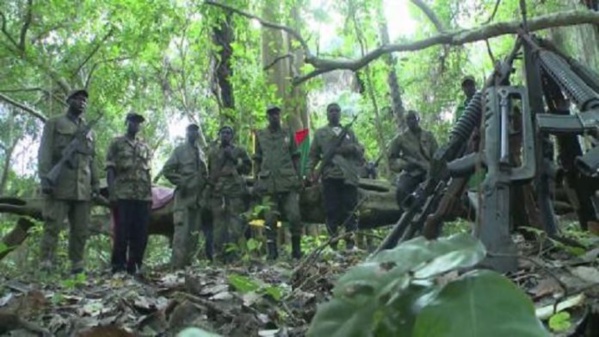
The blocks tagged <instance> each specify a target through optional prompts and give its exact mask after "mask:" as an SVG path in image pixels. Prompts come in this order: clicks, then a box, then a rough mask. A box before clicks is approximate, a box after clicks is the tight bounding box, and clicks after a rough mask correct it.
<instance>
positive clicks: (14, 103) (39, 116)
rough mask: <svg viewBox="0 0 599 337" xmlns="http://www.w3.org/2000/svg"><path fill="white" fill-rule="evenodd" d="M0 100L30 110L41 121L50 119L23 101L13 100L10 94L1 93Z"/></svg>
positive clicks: (26, 110)
mask: <svg viewBox="0 0 599 337" xmlns="http://www.w3.org/2000/svg"><path fill="white" fill-rule="evenodd" d="M0 100H2V101H4V102H6V103H8V104H10V105H12V106H15V107H17V108H19V109H21V110H23V111H25V112H28V113H29V114H30V115H32V116H33V117H35V118H37V119H39V120H40V121H42V122H44V123H45V122H46V120H47V119H48V118H47V117H46V116H44V114H42V113H41V112H38V111H36V110H34V109H32V108H30V107H28V106H26V105H24V104H22V103H19V102H17V101H15V100H13V99H12V98H10V97H8V96H5V95H4V94H0Z"/></svg>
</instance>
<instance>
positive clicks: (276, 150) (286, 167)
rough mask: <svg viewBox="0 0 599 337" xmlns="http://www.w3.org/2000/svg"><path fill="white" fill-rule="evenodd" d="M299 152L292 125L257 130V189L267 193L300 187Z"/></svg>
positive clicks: (255, 157)
mask: <svg viewBox="0 0 599 337" xmlns="http://www.w3.org/2000/svg"><path fill="white" fill-rule="evenodd" d="M299 156H300V151H299V150H298V148H297V145H296V144H295V140H294V138H293V136H292V133H291V131H290V130H289V129H285V128H281V129H279V130H277V131H272V130H270V128H266V129H262V130H258V131H257V132H256V143H255V155H254V159H255V160H256V169H257V170H258V179H257V180H256V183H255V185H254V189H255V190H256V191H259V192H261V191H265V192H268V193H278V192H289V191H295V190H298V189H299V188H300V187H301V180H300V177H299V173H298V171H297V169H296V167H295V164H294V159H299Z"/></svg>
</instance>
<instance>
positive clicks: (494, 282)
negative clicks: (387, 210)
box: [308, 234, 548, 337]
mask: <svg viewBox="0 0 599 337" xmlns="http://www.w3.org/2000/svg"><path fill="white" fill-rule="evenodd" d="M484 256H485V249H484V246H483V245H482V244H481V243H480V241H478V240H476V239H474V238H473V237H472V236H470V235H468V234H458V235H454V236H451V237H449V238H443V239H440V240H438V241H426V240H425V239H423V238H417V239H413V240H410V241H407V242H405V243H403V244H401V245H399V246H397V247H396V248H394V249H392V250H387V251H383V252H381V253H379V254H378V255H376V256H374V257H372V258H370V259H369V260H367V261H366V262H364V263H362V264H360V265H358V266H356V267H354V268H352V269H350V270H349V271H348V272H347V273H346V274H344V275H343V276H341V277H340V279H339V280H338V282H337V285H336V286H335V288H334V289H333V298H332V299H331V300H330V301H329V302H327V303H324V304H321V305H320V306H319V308H318V311H317V313H316V315H315V317H314V319H313V320H312V324H311V326H310V329H309V331H308V336H348V337H351V336H356V337H357V336H360V337H363V336H419V337H420V336H422V337H441V336H443V337H449V336H456V337H457V336H472V337H475V336H547V335H548V334H547V332H546V331H545V330H544V329H543V326H542V324H541V323H540V322H539V321H538V320H537V319H536V317H535V314H534V308H533V306H532V303H531V302H530V299H528V297H527V296H526V295H525V294H524V293H522V292H521V291H520V290H519V289H518V288H517V287H516V286H515V285H514V284H512V283H511V282H510V281H509V280H508V279H506V278H505V277H503V276H502V275H500V274H498V273H495V272H492V271H479V270H474V271H470V272H467V273H465V274H463V275H461V276H459V277H457V278H455V279H454V280H450V281H448V282H447V283H446V284H443V282H438V281H437V282H435V281H436V278H437V277H439V276H441V275H443V274H445V273H447V272H449V271H452V270H460V269H462V268H469V267H472V266H474V265H476V264H477V263H478V262H480V261H481V260H482V259H483V258H484ZM506 322H509V324H506Z"/></svg>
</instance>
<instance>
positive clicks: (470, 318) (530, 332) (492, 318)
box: [413, 270, 549, 337]
mask: <svg viewBox="0 0 599 337" xmlns="http://www.w3.org/2000/svg"><path fill="white" fill-rule="evenodd" d="M413 336H414V337H481V336H485V337H506V336H518V337H545V336H549V333H548V332H547V331H546V330H545V329H544V328H543V325H542V324H541V322H540V321H539V320H538V319H537V318H536V316H535V312H534V307H533V305H532V303H531V301H530V299H529V298H528V297H527V296H526V295H525V294H524V293H523V292H522V291H520V290H519V289H518V288H517V287H516V286H515V285H514V284H513V283H512V282H510V281H509V280H508V279H507V278H505V277H503V276H502V275H500V274H498V273H495V272H492V271H486V270H484V271H483V270H480V271H473V272H470V273H468V274H465V275H464V276H463V277H462V278H461V279H459V280H457V281H453V282H451V283H449V284H447V285H446V286H445V287H444V288H443V289H442V290H441V291H440V292H439V293H438V294H437V296H436V298H435V299H434V300H433V301H432V302H431V303H429V304H428V305H427V306H426V307H424V309H423V310H422V311H421V313H420V314H419V315H418V318H417V319H416V324H415V326H414V333H413Z"/></svg>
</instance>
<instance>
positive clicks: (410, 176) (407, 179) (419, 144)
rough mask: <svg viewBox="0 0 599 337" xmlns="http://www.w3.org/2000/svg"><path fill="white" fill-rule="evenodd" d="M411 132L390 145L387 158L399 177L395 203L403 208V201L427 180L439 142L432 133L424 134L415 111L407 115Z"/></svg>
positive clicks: (405, 133) (402, 135) (394, 140)
mask: <svg viewBox="0 0 599 337" xmlns="http://www.w3.org/2000/svg"><path fill="white" fill-rule="evenodd" d="M406 124H407V125H408V129H407V130H406V131H404V132H402V133H400V134H399V135H397V136H396V137H395V138H394V139H393V141H392V142H391V146H390V148H389V153H388V158H389V166H390V167H391V170H392V171H394V172H396V173H399V176H398V177H397V191H396V193H395V198H396V201H397V203H398V205H399V207H402V202H403V200H404V199H405V198H406V197H407V196H408V195H409V194H410V193H412V192H413V191H414V190H415V189H416V188H417V187H418V185H419V184H420V183H422V182H423V181H424V180H425V179H426V175H427V174H428V171H429V170H430V161H431V159H432V158H433V155H434V154H435V151H437V147H438V145H437V141H436V140H435V136H433V134H432V133H431V132H430V131H425V130H422V128H421V127H420V118H419V117H418V114H417V113H416V111H413V110H410V111H408V113H407V115H406Z"/></svg>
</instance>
